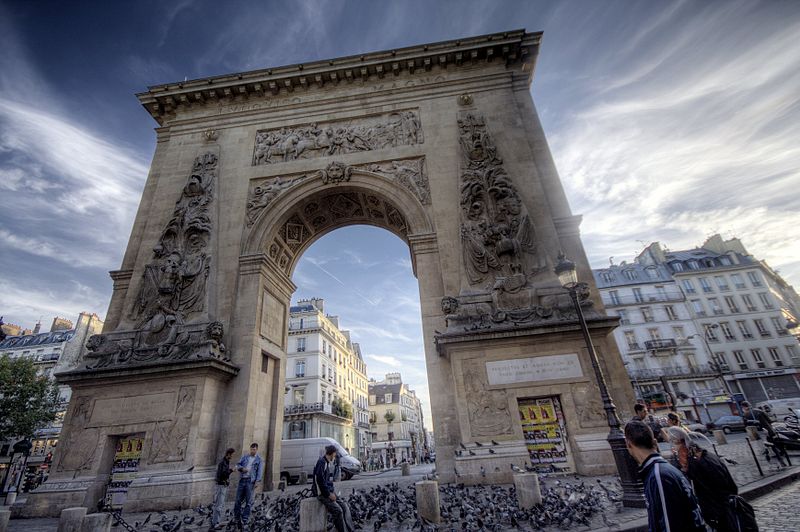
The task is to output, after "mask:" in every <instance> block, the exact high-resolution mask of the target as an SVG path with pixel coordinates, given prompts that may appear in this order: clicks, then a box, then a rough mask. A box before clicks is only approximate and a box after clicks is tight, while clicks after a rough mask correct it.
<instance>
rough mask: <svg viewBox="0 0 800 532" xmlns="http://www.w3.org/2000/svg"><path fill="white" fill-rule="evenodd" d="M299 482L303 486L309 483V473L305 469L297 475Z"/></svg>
mask: <svg viewBox="0 0 800 532" xmlns="http://www.w3.org/2000/svg"><path fill="white" fill-rule="evenodd" d="M297 483H298V484H300V485H301V486H305V485H306V484H308V473H306V472H305V471H300V474H299V475H298V477H297Z"/></svg>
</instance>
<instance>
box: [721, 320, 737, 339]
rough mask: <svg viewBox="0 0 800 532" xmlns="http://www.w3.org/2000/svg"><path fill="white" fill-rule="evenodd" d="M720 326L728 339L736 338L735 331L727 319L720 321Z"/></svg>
mask: <svg viewBox="0 0 800 532" xmlns="http://www.w3.org/2000/svg"><path fill="white" fill-rule="evenodd" d="M719 328H720V329H722V334H723V336H725V339H726V340H729V341H730V340H736V336H734V335H733V331H732V330H731V327H730V324H729V323H728V322H727V321H721V322H719Z"/></svg>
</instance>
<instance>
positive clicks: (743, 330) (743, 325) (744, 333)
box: [736, 321, 753, 340]
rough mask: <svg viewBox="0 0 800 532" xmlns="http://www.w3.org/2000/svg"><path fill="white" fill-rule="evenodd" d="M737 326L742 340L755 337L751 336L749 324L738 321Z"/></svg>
mask: <svg viewBox="0 0 800 532" xmlns="http://www.w3.org/2000/svg"><path fill="white" fill-rule="evenodd" d="M736 326H737V327H739V332H740V333H742V338H744V339H745V340H747V339H750V338H752V337H753V335H752V334H750V329H748V328H747V324H746V323H745V322H744V321H737V322H736Z"/></svg>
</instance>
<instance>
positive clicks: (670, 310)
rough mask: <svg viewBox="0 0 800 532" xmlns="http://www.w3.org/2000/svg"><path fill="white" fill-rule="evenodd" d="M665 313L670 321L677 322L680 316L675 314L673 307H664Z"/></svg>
mask: <svg viewBox="0 0 800 532" xmlns="http://www.w3.org/2000/svg"><path fill="white" fill-rule="evenodd" d="M664 311H665V312H666V313H667V319H668V320H670V321H675V320H677V319H678V315H677V314H676V313H675V308H674V307H673V306H672V305H664Z"/></svg>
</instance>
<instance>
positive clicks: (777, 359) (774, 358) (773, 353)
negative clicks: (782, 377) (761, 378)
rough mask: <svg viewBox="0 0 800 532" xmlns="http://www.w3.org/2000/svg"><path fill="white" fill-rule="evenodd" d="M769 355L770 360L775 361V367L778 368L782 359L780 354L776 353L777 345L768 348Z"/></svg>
mask: <svg viewBox="0 0 800 532" xmlns="http://www.w3.org/2000/svg"><path fill="white" fill-rule="evenodd" d="M769 356H770V357H772V361H773V362H774V363H775V366H776V367H778V368H780V367H781V366H783V359H782V358H781V354H780V353H778V348H777V347H770V348H769Z"/></svg>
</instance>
